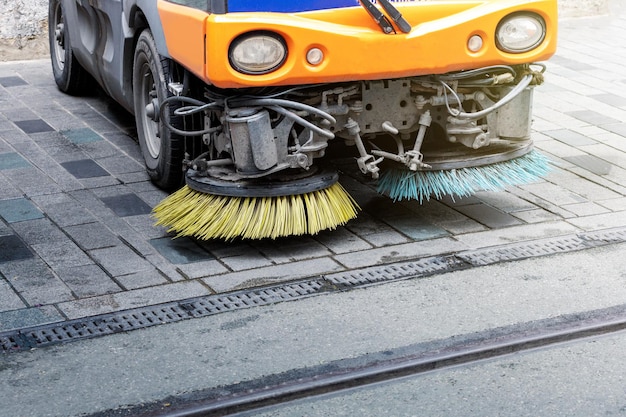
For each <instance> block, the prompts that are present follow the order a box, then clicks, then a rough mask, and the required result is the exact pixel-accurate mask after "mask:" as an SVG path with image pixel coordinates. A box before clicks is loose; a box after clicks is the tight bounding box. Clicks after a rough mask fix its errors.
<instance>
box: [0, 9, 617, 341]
mask: <svg viewBox="0 0 626 417" xmlns="http://www.w3.org/2000/svg"><path fill="white" fill-rule="evenodd" d="M625 16H626V15H625V14H621V13H620V14H618V15H615V16H611V17H603V18H593V19H581V20H568V21H565V22H563V24H562V27H561V32H560V46H559V51H558V54H557V56H555V57H554V59H552V60H551V61H550V62H548V63H547V73H546V80H547V81H546V83H545V84H544V85H543V86H541V87H539V88H537V89H536V92H535V111H534V114H535V120H534V125H533V126H534V131H535V133H534V138H535V140H536V144H537V147H538V148H539V149H540V150H541V151H542V152H543V153H544V154H546V155H548V156H549V157H550V158H551V159H552V160H553V161H554V164H555V166H554V170H553V172H552V173H551V174H550V175H549V176H548V177H547V178H546V179H545V180H543V181H540V182H537V183H534V184H530V185H526V186H523V187H511V188H510V189H508V190H507V191H506V192H499V193H493V192H483V193H479V194H478V195H476V196H475V197H472V198H467V199H462V200H457V201H452V200H450V199H444V200H442V201H430V202H428V203H426V204H423V205H420V204H418V203H415V202H411V203H406V202H403V203H395V204H394V203H392V202H391V201H390V200H388V199H387V198H385V197H381V196H379V195H377V194H376V193H375V192H374V190H373V188H372V186H371V184H368V182H367V181H358V180H357V179H355V178H354V177H351V176H348V175H345V176H343V178H342V183H343V185H344V186H345V187H346V188H347V189H348V190H349V191H350V193H351V194H352V195H353V196H354V197H355V198H356V199H357V201H358V203H359V204H360V205H361V207H362V208H363V212H362V213H361V214H360V215H359V217H358V218H357V219H356V220H353V221H351V222H350V223H349V224H348V225H346V226H345V227H341V228H339V229H337V230H335V231H330V232H323V233H320V234H319V235H317V236H313V237H310V236H309V237H293V238H286V239H278V240H275V241H271V240H264V241H259V242H254V241H243V242H242V241H235V242H214V241H211V242H198V241H194V240H191V239H187V238H180V239H172V238H171V236H169V235H168V234H167V233H166V231H165V230H164V229H163V228H159V227H155V226H154V225H153V219H152V218H151V215H150V211H151V208H152V207H153V206H155V205H156V204H157V203H158V202H159V201H160V200H161V199H163V198H164V197H165V196H166V194H165V193H164V192H162V191H160V190H159V189H157V188H156V187H155V186H153V185H152V184H151V183H150V181H149V180H148V177H147V175H146V173H145V171H144V168H143V165H142V162H141V156H140V153H139V148H138V145H137V143H136V140H135V129H134V126H133V118H132V117H131V116H130V115H128V114H127V113H125V112H124V111H123V110H122V109H121V108H120V107H119V106H117V105H115V104H114V103H113V102H112V101H111V100H109V99H107V98H106V97H104V96H103V95H102V94H101V93H98V92H93V94H92V95H91V96H87V97H71V96H67V95H64V94H62V93H60V92H59V91H58V90H57V89H56V86H55V84H54V80H53V78H52V74H51V69H50V63H49V61H48V60H35V61H19V62H8V63H0V332H1V331H7V330H12V329H17V328H23V327H28V326H34V325H39V324H45V323H51V322H57V321H63V320H67V319H75V318H82V317H89V316H94V315H98V314H104V313H109V312H115V311H121V310H125V309H132V308H136V307H143V306H150V305H155V304H159V303H166V302H170V301H175V300H183V299H187V298H192V297H198V296H204V295H209V294H216V293H228V292H230V291H234V290H239V289H245V288H251V287H258V286H263V285H268V284H273V283H280V282H287V281H291V280H297V279H301V278H304V277H309V276H319V275H324V274H329V273H334V272H341V271H347V270H359V269H362V268H367V267H370V266H373V265H381V264H388V263H393V262H398V261H403V260H411V259H420V258H423V257H427V256H432V255H440V254H450V253H456V252H459V251H466V250H473V249H478V248H484V247H490V246H498V245H504V244H510V243H512V242H524V241H532V240H535V239H544V238H547V237H554V236H566V235H571V234H576V233H580V232H585V231H593V230H601V229H610V228H620V227H624V226H626V76H625V75H624V70H623V68H624V66H623V62H625V61H626V19H625V18H624V17H625ZM338 163H339V164H342V163H343V161H338Z"/></svg>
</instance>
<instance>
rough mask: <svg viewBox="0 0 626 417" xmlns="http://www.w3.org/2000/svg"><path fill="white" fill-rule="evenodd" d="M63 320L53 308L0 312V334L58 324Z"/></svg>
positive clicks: (44, 307)
mask: <svg viewBox="0 0 626 417" xmlns="http://www.w3.org/2000/svg"><path fill="white" fill-rule="evenodd" d="M63 320H65V318H64V317H63V316H62V315H61V314H60V313H59V312H58V311H57V309H56V308H54V307H53V306H42V307H32V308H22V309H19V310H13V311H5V312H0V332H6V331H10V330H16V329H23V328H27V327H33V326H42V325H44V324H50V323H58V322H61V321H63Z"/></svg>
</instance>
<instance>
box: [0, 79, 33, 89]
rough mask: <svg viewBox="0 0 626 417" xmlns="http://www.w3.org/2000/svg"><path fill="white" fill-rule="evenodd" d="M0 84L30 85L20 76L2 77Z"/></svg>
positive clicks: (9, 85) (7, 85) (4, 85)
mask: <svg viewBox="0 0 626 417" xmlns="http://www.w3.org/2000/svg"><path fill="white" fill-rule="evenodd" d="M0 85H1V86H3V87H18V86H20V85H28V83H27V82H26V81H24V80H23V79H22V78H20V77H0Z"/></svg>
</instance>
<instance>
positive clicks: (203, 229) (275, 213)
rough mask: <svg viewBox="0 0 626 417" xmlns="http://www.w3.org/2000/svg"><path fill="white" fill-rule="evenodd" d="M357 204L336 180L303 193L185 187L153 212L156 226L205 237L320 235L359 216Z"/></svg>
mask: <svg viewBox="0 0 626 417" xmlns="http://www.w3.org/2000/svg"><path fill="white" fill-rule="evenodd" d="M358 210H359V207H358V204H357V203H356V202H355V201H354V199H353V198H352V197H351V196H350V194H348V193H347V192H346V190H345V189H344V188H343V187H342V186H341V185H340V184H339V183H337V182H335V183H334V184H333V185H331V186H330V187H328V188H324V189H321V190H316V191H312V192H308V193H304V194H297V195H284V196H270V197H237V196H222V195H215V194H209V193H204V192H199V191H196V190H194V189H192V188H190V187H189V186H187V185H186V186H184V187H183V188H181V189H180V190H178V191H176V192H175V193H174V194H172V195H170V196H169V197H167V198H166V199H164V200H163V201H161V202H160V203H159V204H158V205H157V206H156V207H155V208H154V211H153V214H154V217H155V218H156V219H157V223H156V224H157V225H160V226H165V227H168V232H173V233H176V235H177V236H191V237H195V238H198V239H202V240H209V239H224V240H233V239H236V238H244V239H264V238H271V239H276V238H278V237H284V236H298V235H303V234H312V235H313V234H317V233H318V232H320V231H322V230H325V229H335V228H336V227H337V226H341V225H344V224H346V223H347V222H348V221H349V220H351V219H353V218H354V217H356V214H357V211H358Z"/></svg>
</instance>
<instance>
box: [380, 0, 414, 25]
mask: <svg viewBox="0 0 626 417" xmlns="http://www.w3.org/2000/svg"><path fill="white" fill-rule="evenodd" d="M377 1H378V2H379V3H380V4H381V6H383V9H385V12H387V14H388V15H389V17H391V20H393V21H394V22H396V25H398V29H400V30H401V31H402V32H403V33H409V32H410V31H411V29H412V27H411V25H410V24H409V22H407V21H406V19H405V18H404V17H402V13H400V11H399V10H398V9H396V8H395V7H394V6H393V4H391V3H390V2H389V0H377Z"/></svg>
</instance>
